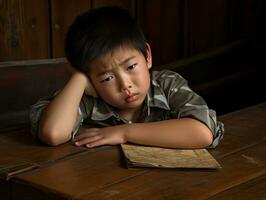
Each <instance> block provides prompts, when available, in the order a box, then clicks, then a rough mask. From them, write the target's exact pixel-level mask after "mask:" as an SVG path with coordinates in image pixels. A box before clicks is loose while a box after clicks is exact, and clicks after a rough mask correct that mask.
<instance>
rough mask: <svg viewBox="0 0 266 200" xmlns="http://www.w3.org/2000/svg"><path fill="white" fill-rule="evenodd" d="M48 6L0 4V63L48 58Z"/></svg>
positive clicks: (24, 0) (25, 0) (42, 2)
mask: <svg viewBox="0 0 266 200" xmlns="http://www.w3.org/2000/svg"><path fill="white" fill-rule="evenodd" d="M48 3H49V2H48V1H47V0H38V1H35V0H1V1H0V47H1V48H0V61H11V60H24V59H40V58H49V57H50V50H49V43H50V37H49V4H48Z"/></svg>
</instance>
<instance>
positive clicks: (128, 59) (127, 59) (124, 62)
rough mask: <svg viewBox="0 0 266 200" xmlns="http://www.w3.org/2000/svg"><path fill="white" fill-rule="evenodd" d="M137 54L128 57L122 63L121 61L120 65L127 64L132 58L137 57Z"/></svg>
mask: <svg viewBox="0 0 266 200" xmlns="http://www.w3.org/2000/svg"><path fill="white" fill-rule="evenodd" d="M135 57H136V56H131V57H129V58H126V59H125V60H123V61H122V62H121V63H119V65H124V64H126V63H127V62H128V61H130V60H132V59H133V58H135Z"/></svg>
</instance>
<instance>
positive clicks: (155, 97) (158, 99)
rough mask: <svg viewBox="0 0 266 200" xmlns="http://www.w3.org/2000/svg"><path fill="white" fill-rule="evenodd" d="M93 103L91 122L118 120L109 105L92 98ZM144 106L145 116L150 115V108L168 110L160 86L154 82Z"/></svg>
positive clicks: (168, 107)
mask: <svg viewBox="0 0 266 200" xmlns="http://www.w3.org/2000/svg"><path fill="white" fill-rule="evenodd" d="M93 101H94V104H93V108H92V114H91V119H92V120H97V121H103V120H106V119H108V118H110V117H115V118H119V116H118V114H117V113H116V112H115V111H114V109H113V108H112V107H111V106H110V105H108V104H107V103H105V102H104V101H103V100H102V99H100V98H94V99H93ZM144 104H145V105H144V106H146V107H147V115H150V112H151V111H150V108H151V107H155V108H161V109H164V110H170V106H169V104H168V101H167V98H166V96H165V94H164V92H163V90H162V89H161V87H160V85H159V84H158V83H157V82H156V81H155V80H152V81H151V87H150V89H149V91H148V94H147V97H146V99H145V101H144Z"/></svg>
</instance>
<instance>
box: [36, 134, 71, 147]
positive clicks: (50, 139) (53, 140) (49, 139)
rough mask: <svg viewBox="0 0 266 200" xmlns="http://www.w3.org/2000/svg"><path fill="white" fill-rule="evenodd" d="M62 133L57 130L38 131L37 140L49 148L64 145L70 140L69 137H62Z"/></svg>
mask: <svg viewBox="0 0 266 200" xmlns="http://www.w3.org/2000/svg"><path fill="white" fill-rule="evenodd" d="M60 133H62V131H57V130H40V131H39V135H38V136H39V138H40V140H41V141H42V142H44V143H45V144H47V145H49V146H58V145H60V144H63V143H66V142H67V141H68V140H69V139H70V134H69V137H63V136H62V135H63V134H60Z"/></svg>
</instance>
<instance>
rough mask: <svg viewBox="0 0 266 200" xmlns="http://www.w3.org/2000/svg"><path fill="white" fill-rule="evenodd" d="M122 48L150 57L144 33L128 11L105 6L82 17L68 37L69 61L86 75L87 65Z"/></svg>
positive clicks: (74, 24) (66, 50)
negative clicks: (129, 48) (128, 48)
mask: <svg viewBox="0 0 266 200" xmlns="http://www.w3.org/2000/svg"><path fill="white" fill-rule="evenodd" d="M118 47H131V48H134V49H136V50H138V51H139V52H141V53H142V54H143V56H144V57H145V58H147V44H146V39H145V36H144V34H143V32H142V30H141V29H140V27H139V26H138V25H137V23H136V21H135V20H134V19H133V17H132V16H131V15H130V14H129V13H128V11H127V10H124V9H122V8H119V7H101V8H96V9H91V10H89V11H87V12H85V13H83V14H81V15H80V16H78V17H77V18H76V19H75V21H74V22H73V24H72V25H71V26H70V28H69V30H68V32H67V34H66V38H65V55H66V57H67V59H68V61H69V62H70V63H71V65H72V66H73V67H74V68H76V69H77V70H80V71H82V72H87V70H88V69H87V68H88V66H85V65H87V63H90V62H91V61H93V60H94V59H96V58H98V57H100V56H103V55H105V54H106V53H109V52H112V51H114V50H115V49H117V48H118Z"/></svg>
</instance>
